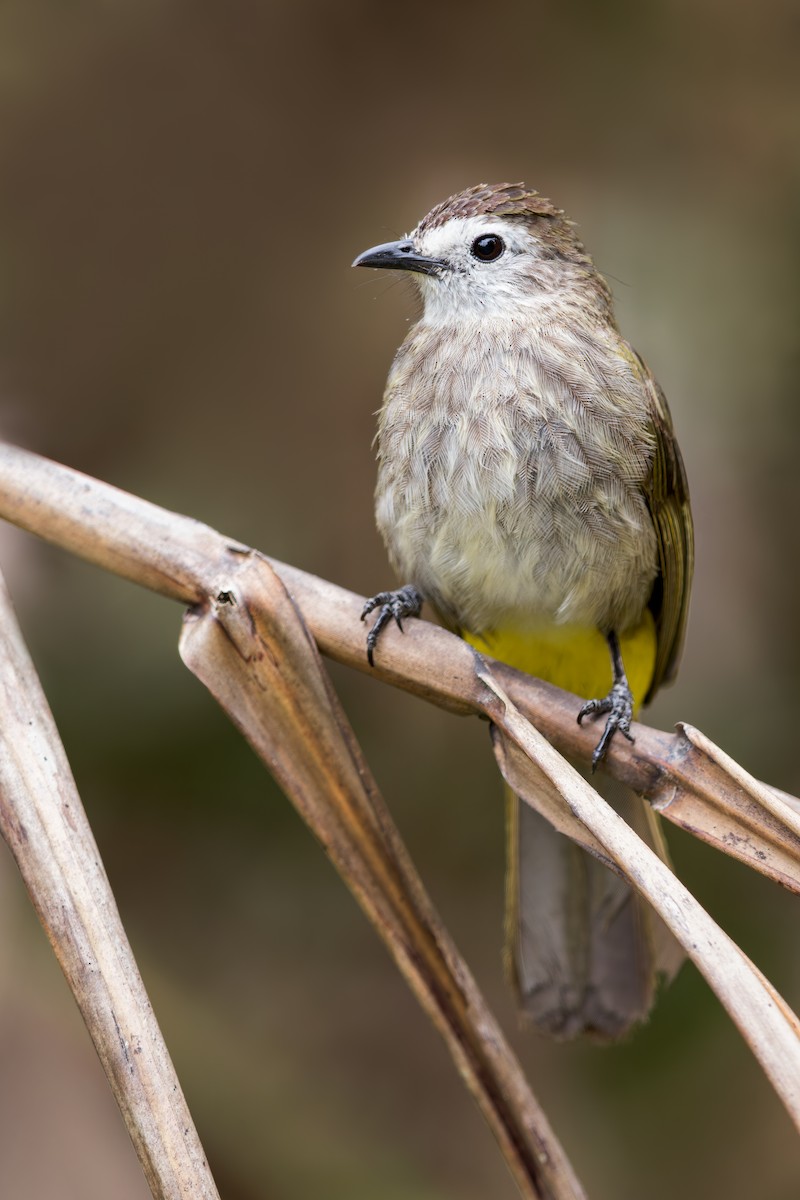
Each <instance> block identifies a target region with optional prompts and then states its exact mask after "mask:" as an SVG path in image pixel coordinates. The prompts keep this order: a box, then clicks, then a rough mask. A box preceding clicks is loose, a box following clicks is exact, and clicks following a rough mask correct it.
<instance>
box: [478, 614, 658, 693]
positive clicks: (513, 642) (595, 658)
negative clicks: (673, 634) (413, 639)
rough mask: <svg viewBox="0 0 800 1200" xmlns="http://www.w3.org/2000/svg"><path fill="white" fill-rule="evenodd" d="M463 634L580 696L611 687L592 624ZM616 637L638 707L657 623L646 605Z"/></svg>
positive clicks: (649, 674) (605, 655)
mask: <svg viewBox="0 0 800 1200" xmlns="http://www.w3.org/2000/svg"><path fill="white" fill-rule="evenodd" d="M464 636H465V637H466V640H467V641H468V642H469V643H470V645H472V646H474V647H475V649H476V650H480V651H481V652H482V653H484V654H489V655H491V657H492V658H498V659H500V661H501V662H504V663H508V665H509V666H511V667H516V668H517V669H518V670H520V671H527V672H528V674H529V675H535V676H536V677H537V678H538V679H544V680H546V681H547V683H552V684H555V686H556V687H560V688H563V689H564V691H566V692H573V693H574V694H575V695H576V696H582V697H583V698H584V699H585V700H591V699H592V698H594V697H598V698H600V697H602V696H605V695H607V694H608V692H609V690H610V688H611V682H612V679H611V655H610V653H609V649H608V642H607V641H606V639H605V638H604V637H603V635H602V634H601V633H600V632H599V630H597V629H587V628H585V627H582V626H576V625H540V626H529V627H526V628H517V629H514V628H509V629H497V630H493V631H492V632H491V633H488V634H485V635H483V636H481V635H476V634H470V633H467V634H465V635H464ZM619 642H620V649H621V651H622V661H623V663H624V664H625V671H626V674H627V676H628V683H629V684H630V689H631V691H632V692H633V699H634V706H635V711H637V712H638V710H639V708H640V707H641V703H642V701H643V699H644V697H645V696H646V695H647V692H648V689H649V687H650V684H651V683H652V680H653V669H654V667H655V662H656V627H655V622H654V621H653V616H652V613H651V612H650V610H649V609H645V614H644V616H643V617H642V620H641V622H640V623H639V625H638V626H637V627H636V629H634V630H632V631H631V632H630V633H626V634H624V635H623V636H622V637H620V640H619Z"/></svg>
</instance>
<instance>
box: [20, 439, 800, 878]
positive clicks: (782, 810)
mask: <svg viewBox="0 0 800 1200" xmlns="http://www.w3.org/2000/svg"><path fill="white" fill-rule="evenodd" d="M0 517H4V518H5V519H6V520H8V521H11V522H13V523H14V524H16V525H19V526H20V527H21V528H23V529H27V530H29V531H30V532H31V533H35V534H37V535H38V536H39V537H42V538H44V539H45V540H47V541H49V542H53V543H54V544H56V545H58V546H61V547H63V548H64V549H65V550H70V551H72V553H74V554H77V555H79V556H80V557H82V558H84V559H86V560H87V561H89V562H92V563H95V564H96V565H97V566H100V567H103V568H104V569H106V570H108V571H113V572H114V573H115V574H117V575H121V576H123V577H124V578H126V579H130V580H132V581H133V582H135V583H139V584H141V585H142V586H144V587H148V588H151V589H152V590H153V591H156V592H159V593H161V594H162V595H165V596H169V597H171V598H172V599H173V600H179V601H182V602H183V603H184V604H196V603H200V602H202V601H203V600H204V598H205V597H206V596H208V595H211V594H212V581H213V579H215V578H216V577H217V576H218V575H219V574H220V573H224V571H225V570H227V569H229V568H230V567H232V566H234V565H235V564H236V563H237V562H238V561H239V560H240V559H241V557H242V555H248V554H251V553H253V551H251V550H250V549H249V548H248V547H247V546H243V545H242V544H241V543H239V542H237V541H236V540H235V539H232V538H226V537H224V536H223V535H222V534H220V533H217V532H216V531H215V530H213V529H210V528H209V527H208V526H207V525H203V524H202V523H201V522H199V521H194V520H192V519H191V518H190V517H184V516H180V515H178V514H177V513H171V512H167V511H166V510H165V509H163V508H159V507H158V506H157V505H155V504H151V503H150V502H149V501H147V500H142V499H140V498H139V497H136V496H132V495H130V494H129V493H127V492H123V491H120V490H119V489H118V488H115V487H112V486H111V485H110V484H107V483H102V482H101V481H99V480H96V479H92V478H91V477H90V476H87V475H83V474H82V473H81V472H79V471H75V470H73V469H72V468H70V467H65V466H62V465H60V464H58V463H54V462H51V461H49V460H48V459H45V458H42V457H41V456H39V455H36V454H32V453H31V452H30V451H27V450H22V449H20V448H19V447H17V446H10V445H8V444H2V443H0ZM268 561H269V562H270V563H271V564H272V566H273V567H274V569H275V570H276V571H277V573H278V575H279V576H280V578H281V579H282V580H283V582H284V584H285V585H286V587H287V588H288V589H289V591H290V593H291V595H292V596H293V598H294V600H295V602H296V603H297V605H298V607H299V608H300V611H301V612H302V614H303V619H304V621H305V623H306V625H307V626H308V628H309V629H310V631H311V633H312V634H313V636H314V639H315V640H316V642H317V645H318V646H319V648H320V650H321V651H322V653H323V654H326V655H328V656H330V657H331V658H334V659H336V660H337V661H339V662H342V663H345V664H346V665H347V666H350V667H354V668H355V669H356V670H359V671H365V672H368V673H370V674H372V675H374V676H375V677H376V678H378V679H381V680H383V681H384V682H386V683H391V684H393V685H394V686H395V687H400V688H403V689H404V690H406V691H409V692H412V693H413V694H415V695H418V696H421V697H423V698H424V699H426V700H429V701H431V702H432V703H434V704H437V705H439V706H440V707H443V708H447V709H449V710H450V711H452V712H458V713H484V712H485V703H486V693H485V690H484V689H483V687H482V686H481V685H480V683H479V682H478V681H477V680H476V678H475V672H474V658H473V655H472V652H471V650H470V648H469V646H467V645H466V644H465V643H464V642H462V641H461V640H460V639H459V638H456V637H453V636H452V634H449V633H447V632H445V631H444V630H442V629H439V628H437V627H436V626H434V625H431V624H430V623H429V622H427V621H408V622H406V624H405V630H406V633H405V636H402V635H401V634H400V633H399V632H398V631H397V630H396V629H394V628H392V627H389V628H387V629H386V630H385V632H384V634H383V636H382V638H381V647H380V654H379V656H378V657H377V659H376V666H375V668H374V669H373V668H370V667H369V665H368V663H367V659H366V655H365V653H364V635H363V626H362V625H361V624H360V622H359V615H360V612H361V608H362V605H363V597H361V596H356V595H355V594H354V593H353V592H349V591H346V590H345V589H344V588H341V587H337V586H336V584H333V583H329V582H328V581H326V580H323V579H319V578H318V577H317V576H315V575H310V574H308V573H307V572H305V571H301V570H298V568H296V567H291V566H287V565H286V564H285V563H280V562H277V561H275V560H274V559H268ZM492 670H493V672H494V674H495V676H496V678H498V679H499V681H500V683H501V684H502V687H503V689H504V690H505V692H506V693H507V694H508V696H509V697H510V698H511V699H512V700H513V702H514V704H515V705H516V706H517V708H519V710H520V711H521V712H522V713H523V714H524V715H525V716H526V717H527V718H528V719H529V720H530V721H532V722H533V724H534V725H535V726H536V728H537V729H539V730H540V731H541V732H542V733H543V734H544V735H545V737H546V738H547V739H548V741H550V742H552V744H553V745H554V746H555V747H556V748H557V749H558V750H560V751H561V752H562V753H564V754H568V755H569V756H570V757H571V758H573V759H576V760H578V761H582V762H586V763H588V762H590V760H591V755H592V751H593V750H594V747H595V744H596V740H597V735H596V731H595V730H594V729H593V728H592V726H591V723H586V724H584V725H583V726H579V725H578V724H577V722H576V720H575V713H576V710H577V707H578V706H579V703H580V702H579V701H577V700H576V698H575V697H573V696H570V695H569V694H568V693H566V692H562V691H560V690H559V689H558V688H554V687H552V686H551V685H549V684H546V683H543V682H541V681H540V680H536V679H532V678H531V676H529V675H525V674H523V673H522V672H520V671H515V670H514V669H513V668H511V667H508V666H506V665H505V664H502V663H494V664H493V667H492ZM633 732H634V735H635V739H636V740H635V742H634V743H633V744H631V743H629V742H626V741H625V740H624V739H622V738H615V739H614V741H612V743H611V747H610V750H609V754H608V758H607V762H606V770H608V771H609V772H610V773H611V774H612V775H614V776H615V777H616V778H618V779H620V780H622V781H623V782H624V783H627V784H628V785H629V786H630V787H632V788H633V789H634V791H636V792H638V793H639V794H640V795H643V796H646V797H647V798H648V799H649V800H650V802H651V803H652V804H653V805H654V807H656V808H657V809H658V810H659V812H660V813H661V815H662V816H663V817H665V818H666V819H667V820H668V821H671V822H673V823H674V824H676V825H679V826H681V827H682V828H684V829H686V830H688V831H689V832H690V833H693V834H695V836H697V837H700V838H702V839H703V840H704V841H706V842H708V843H709V844H710V845H712V846H714V847H715V848H716V849H717V850H721V851H722V852H723V853H724V854H728V855H730V856H732V857H734V858H738V859H740V860H741V861H742V862H744V863H746V864H747V865H748V866H750V867H752V868H753V869H754V870H756V871H759V872H761V873H762V874H764V875H767V876H768V877H769V878H771V879H774V880H775V881H776V882H778V883H780V884H782V885H783V886H784V887H787V888H789V889H791V890H792V891H794V892H798V893H800V801H799V800H797V799H795V798H794V797H791V796H787V795H786V794H785V793H782V792H778V791H777V790H776V789H773V788H769V787H767V786H766V785H765V784H761V783H759V782H758V781H757V780H755V779H753V778H752V776H750V775H748V774H747V772H745V771H743V770H742V768H741V767H739V766H738V765H737V764H733V765H734V766H735V767H736V769H735V771H732V770H730V764H731V762H732V760H730V759H728V758H727V757H726V756H725V755H724V754H723V752H722V751H720V750H719V749H717V748H716V747H715V746H713V744H712V743H711V742H709V741H708V739H706V738H704V737H702V735H699V734H697V733H696V731H693V730H692V729H691V727H690V726H681V727H679V730H678V732H677V734H668V733H663V732H661V731H660V730H657V729H652V728H650V727H649V726H647V725H634V727H633ZM776 801H777V802H776Z"/></svg>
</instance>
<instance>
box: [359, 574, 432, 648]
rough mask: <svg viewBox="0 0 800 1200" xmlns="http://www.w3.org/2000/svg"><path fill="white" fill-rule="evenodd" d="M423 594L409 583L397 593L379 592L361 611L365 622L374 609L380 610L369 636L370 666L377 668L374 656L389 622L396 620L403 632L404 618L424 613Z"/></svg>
mask: <svg viewBox="0 0 800 1200" xmlns="http://www.w3.org/2000/svg"><path fill="white" fill-rule="evenodd" d="M422 603H423V599H422V593H421V592H420V591H419V589H418V588H416V587H415V586H414V584H413V583H407V584H406V585H405V586H404V587H401V588H398V589H397V591H395V592H378V594H377V596H372V598H371V599H369V600H368V601H367V602H366V604H365V605H364V608H363V609H362V611H361V620H362V621H364V620H366V618H367V617H368V616H369V614H370V613H371V612H373V611H374V609H376V608H377V609H379V610H380V611H379V612H378V616H377V619H376V621H375V624H374V625H373V626H372V628H371V629H370V631H369V633H368V634H367V658H368V659H369V665H370V666H371V667H374V666H375V663H374V661H373V660H374V655H375V647H376V646H377V644H378V638H379V637H380V634H381V630H382V629H383V628H384V626H385V625H387V624H388V623H389V621H391V620H392V618H394V621H395V623H396V625H397V628H398V629H399V630H400V632H401V633H402V632H403V618H404V617H418V616H419V614H420V612H421V611H422Z"/></svg>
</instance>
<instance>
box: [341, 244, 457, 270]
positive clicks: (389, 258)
mask: <svg viewBox="0 0 800 1200" xmlns="http://www.w3.org/2000/svg"><path fill="white" fill-rule="evenodd" d="M444 265H445V263H444V259H441V258H425V257H424V256H423V255H421V254H417V253H416V252H415V250H414V243H413V242H410V241H408V240H407V239H406V240H405V241H401V242H384V244H383V245H382V246H373V247H372V249H371V250H365V251H364V253H363V254H359V256H358V258H357V259H356V260H355V262H354V263H353V266H354V267H389V268H390V269H391V270H392V271H419V272H420V274H422V275H438V274H439V272H440V271H441V269H442V267H443V266H444Z"/></svg>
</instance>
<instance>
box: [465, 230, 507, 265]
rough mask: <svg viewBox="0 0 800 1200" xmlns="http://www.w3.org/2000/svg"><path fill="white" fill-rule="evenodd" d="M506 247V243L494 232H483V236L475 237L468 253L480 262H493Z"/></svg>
mask: <svg viewBox="0 0 800 1200" xmlns="http://www.w3.org/2000/svg"><path fill="white" fill-rule="evenodd" d="M505 248H506V244H505V242H504V241H503V239H502V238H501V237H498V236H497V234H496V233H485V234H484V235H483V237H479V238H475V241H474V242H473V243H472V245H471V246H470V248H469V250H470V254H471V255H472V256H473V258H477V259H478V260H479V261H480V262H494V260H495V259H496V258H499V257H500V255H501V254H502V253H503V251H504V250H505Z"/></svg>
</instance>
